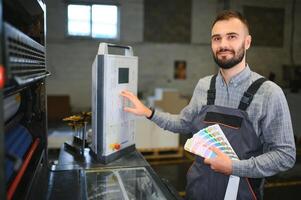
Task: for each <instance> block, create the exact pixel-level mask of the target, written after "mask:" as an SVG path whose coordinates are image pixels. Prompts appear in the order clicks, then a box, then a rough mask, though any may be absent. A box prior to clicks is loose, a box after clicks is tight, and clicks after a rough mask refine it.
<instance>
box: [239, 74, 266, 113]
mask: <svg viewBox="0 0 301 200" xmlns="http://www.w3.org/2000/svg"><path fill="white" fill-rule="evenodd" d="M265 81H267V79H266V78H264V77H262V78H259V79H257V80H256V81H254V82H253V83H252V84H251V85H250V86H249V88H248V90H247V91H246V92H245V93H244V95H243V96H242V98H241V100H240V103H239V106H238V109H240V110H244V111H245V110H247V108H248V107H249V105H250V104H251V102H252V100H253V97H254V95H255V94H256V92H257V90H258V89H259V88H260V86H261V85H262V84H263V83H264V82H265Z"/></svg>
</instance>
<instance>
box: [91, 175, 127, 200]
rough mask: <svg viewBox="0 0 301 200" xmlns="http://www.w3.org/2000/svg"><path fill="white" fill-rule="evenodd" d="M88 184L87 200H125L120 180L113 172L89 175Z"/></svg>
mask: <svg viewBox="0 0 301 200" xmlns="http://www.w3.org/2000/svg"><path fill="white" fill-rule="evenodd" d="M86 184H87V195H88V198H87V199H93V200H96V199H108V200H122V199H124V198H123V195H122V191H121V188H120V186H119V183H118V179H117V177H116V175H115V174H114V173H113V172H112V171H104V172H95V173H87V174H86Z"/></svg>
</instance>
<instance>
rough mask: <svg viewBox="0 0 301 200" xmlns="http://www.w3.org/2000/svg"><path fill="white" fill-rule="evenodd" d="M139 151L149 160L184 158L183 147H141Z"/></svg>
mask: <svg viewBox="0 0 301 200" xmlns="http://www.w3.org/2000/svg"><path fill="white" fill-rule="evenodd" d="M138 151H139V152H140V153H141V154H142V155H143V156H144V158H145V159H147V160H154V159H170V158H182V157H183V155H184V150H183V147H161V148H140V149H138Z"/></svg>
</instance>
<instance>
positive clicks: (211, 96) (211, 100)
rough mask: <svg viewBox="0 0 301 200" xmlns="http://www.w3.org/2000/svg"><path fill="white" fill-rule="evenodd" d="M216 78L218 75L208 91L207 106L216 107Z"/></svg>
mask: <svg viewBox="0 0 301 200" xmlns="http://www.w3.org/2000/svg"><path fill="white" fill-rule="evenodd" d="M216 76H217V74H215V75H214V76H212V78H211V82H210V88H209V90H208V91H207V105H214V102H215V93H216V90H215V80H216Z"/></svg>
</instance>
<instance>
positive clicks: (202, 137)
mask: <svg viewBox="0 0 301 200" xmlns="http://www.w3.org/2000/svg"><path fill="white" fill-rule="evenodd" d="M211 146H214V147H216V148H218V149H219V150H221V151H222V152H223V153H225V154H226V155H227V156H229V157H230V158H231V159H232V160H238V157H237V155H236V153H235V151H234V150H233V148H232V147H231V145H230V143H229V141H228V139H227V138H226V136H225V134H224V133H223V131H222V129H221V128H220V126H219V125H218V124H215V125H212V126H208V127H207V128H204V129H202V130H200V131H199V132H197V133H196V134H194V135H193V137H192V138H190V139H188V140H187V141H186V143H185V146H184V149H185V150H186V151H189V152H191V153H193V154H196V155H198V156H201V157H204V158H214V157H216V154H215V153H214V152H213V151H212V150H210V149H209V147H211Z"/></svg>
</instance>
